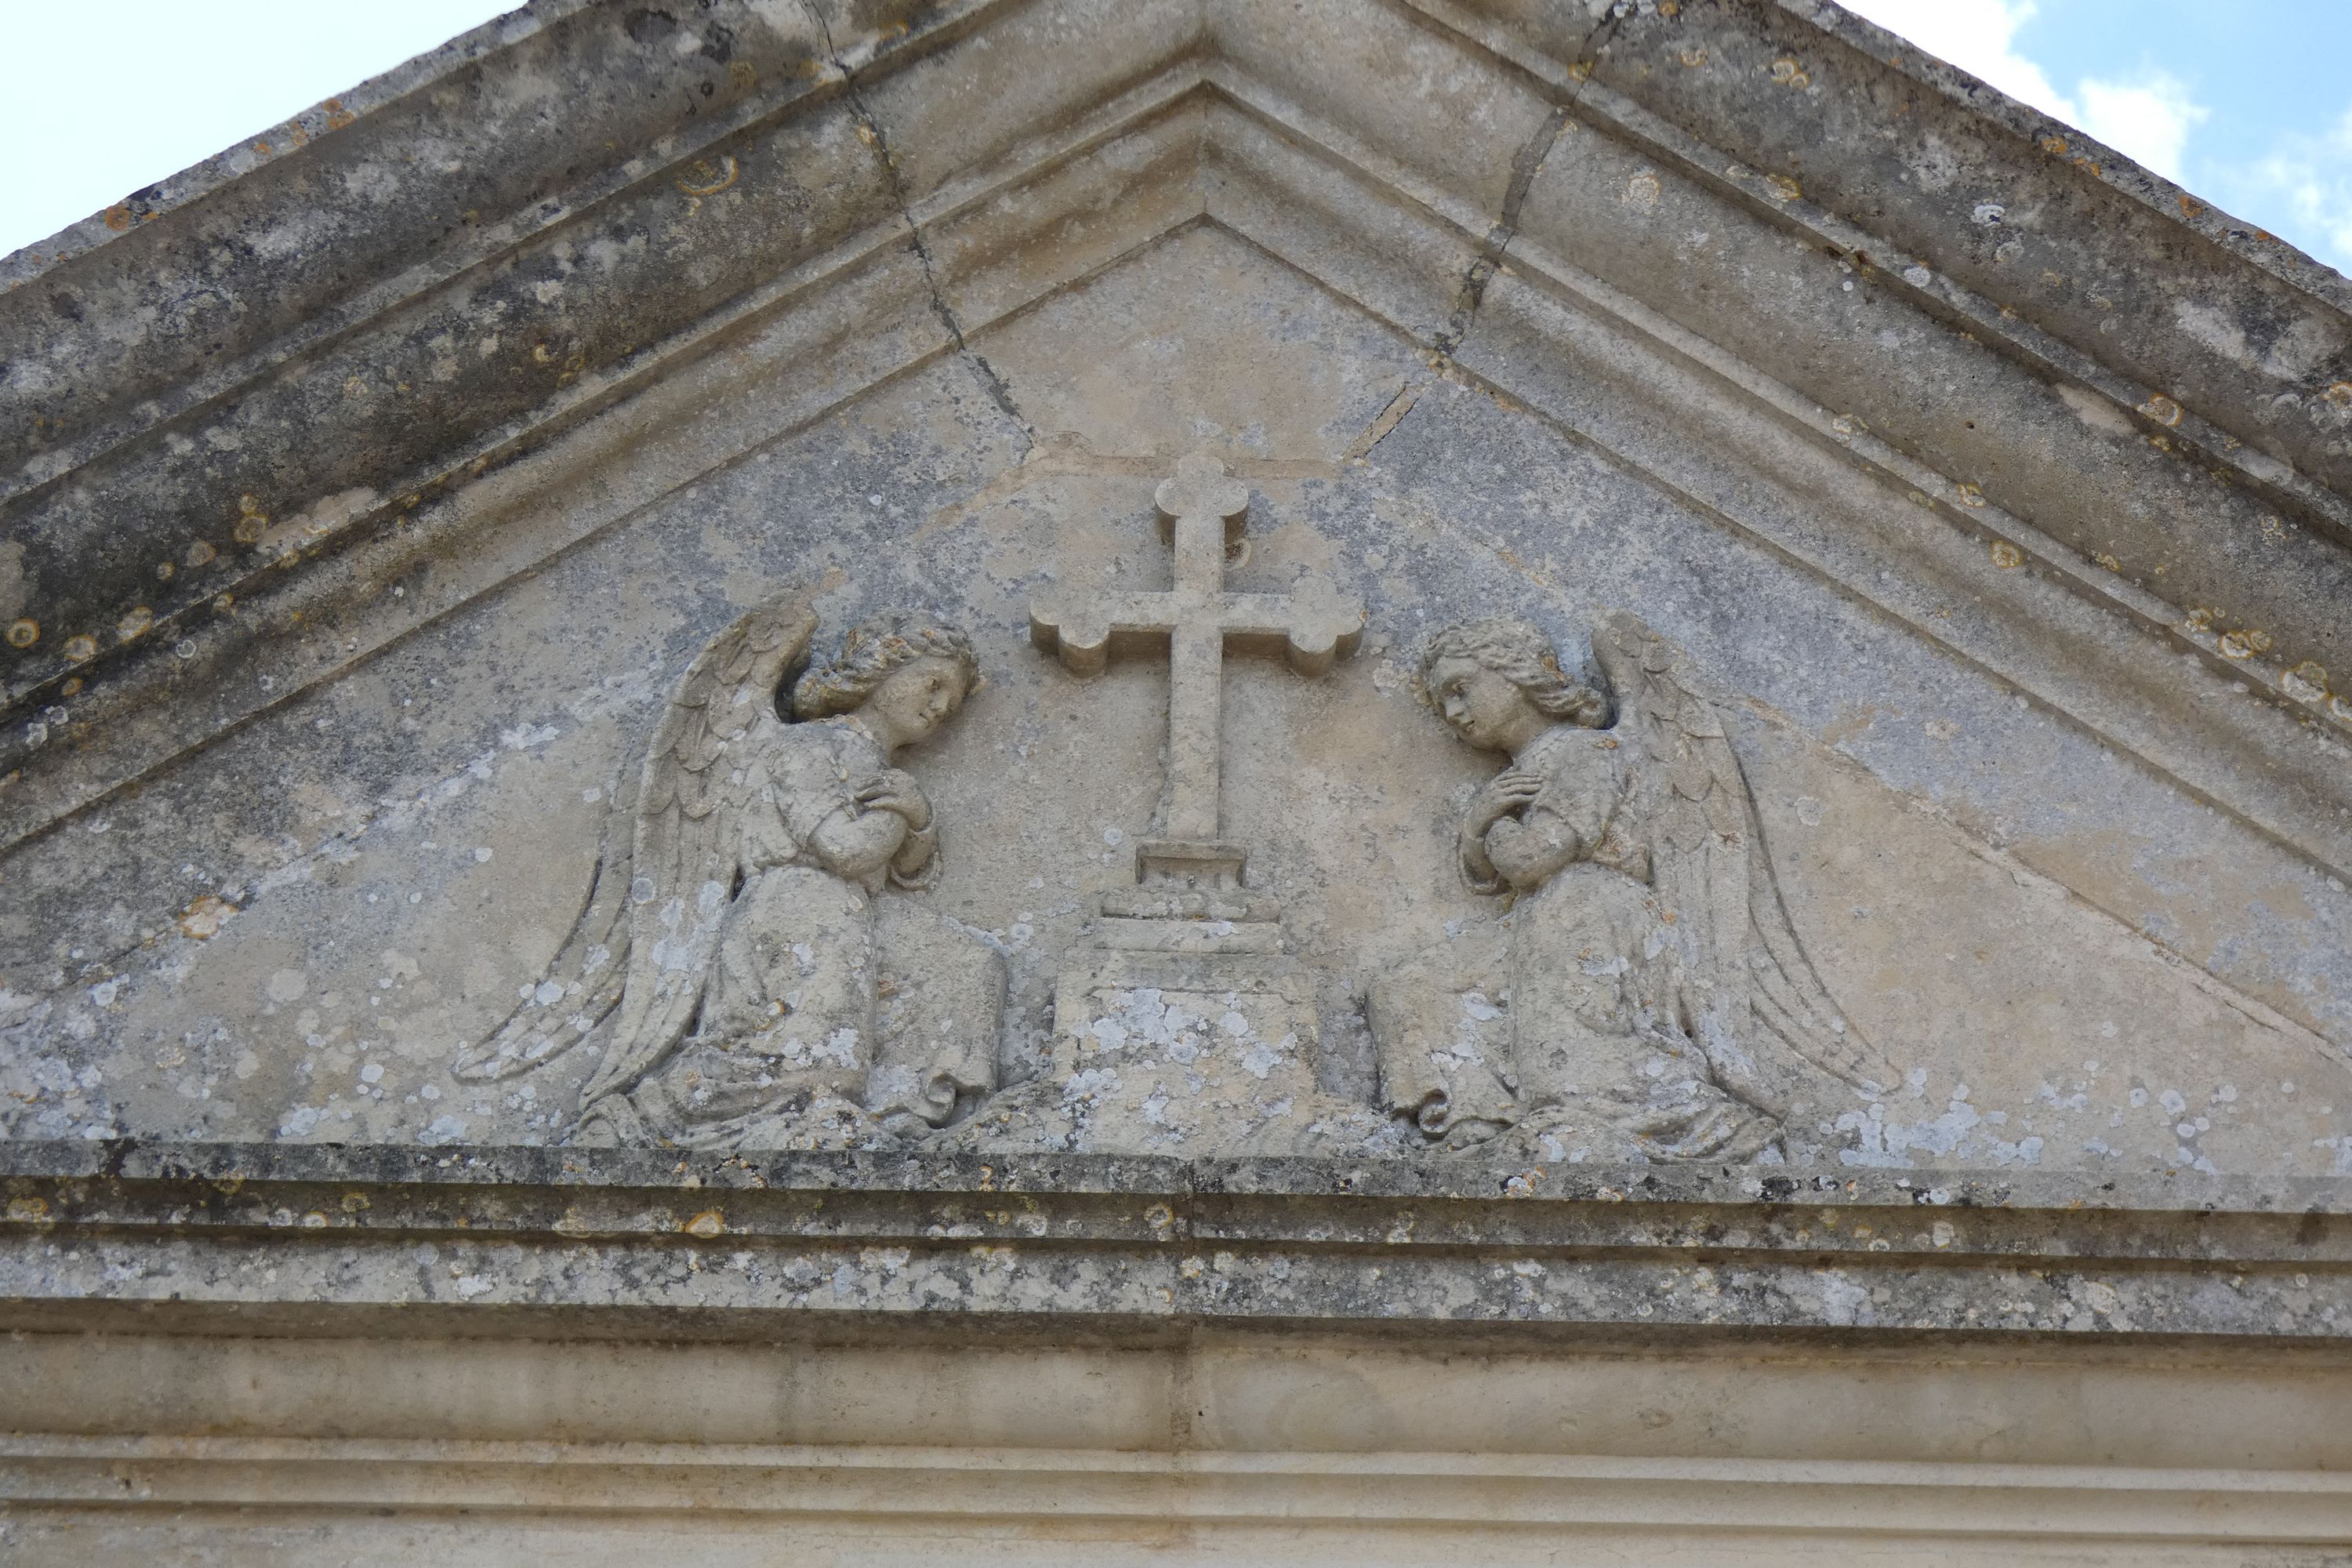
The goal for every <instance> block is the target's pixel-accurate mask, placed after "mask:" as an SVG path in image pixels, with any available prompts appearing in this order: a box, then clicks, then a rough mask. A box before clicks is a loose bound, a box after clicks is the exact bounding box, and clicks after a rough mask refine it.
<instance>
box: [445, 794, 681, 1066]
mask: <svg viewBox="0 0 2352 1568" xmlns="http://www.w3.org/2000/svg"><path fill="white" fill-rule="evenodd" d="M636 818H637V775H636V771H635V769H626V768H625V769H623V770H622V773H621V782H620V784H619V786H618V787H617V788H615V789H614V792H613V805H612V809H611V810H609V811H607V812H606V813H605V814H604V846H603V847H602V848H601V849H599V850H598V851H597V855H596V875H595V877H594V879H593V880H591V881H590V882H589V884H588V906H587V908H586V909H584V910H582V911H581V914H580V919H579V921H578V922H577V923H575V924H574V925H573V926H572V935H571V936H570V937H569V938H568V939H567V940H566V941H565V942H564V943H563V946H562V948H561V949H560V950H558V951H557V952H556V954H555V959H554V962H553V963H550V964H549V965H548V966H547V973H546V974H545V975H544V976H543V977H542V978H541V980H540V982H539V984H537V985H535V986H533V987H532V988H531V989H530V991H528V992H526V993H525V994H524V996H523V999H522V1005H520V1006H519V1007H517V1008H516V1009H515V1010H514V1011H513V1012H512V1013H509V1014H508V1015H507V1017H506V1021H505V1022H504V1023H502V1024H500V1025H499V1026H498V1028H497V1029H495V1030H494V1031H492V1032H491V1034H490V1036H489V1037H488V1038H487V1039H484V1040H480V1041H478V1042H477V1043H475V1044H473V1045H470V1046H467V1047H462V1048H460V1049H459V1051H458V1052H457V1060H456V1061H454V1062H452V1063H450V1064H449V1075H450V1076H451V1077H452V1078H460V1079H501V1078H512V1077H513V1076H514V1075H515V1074H517V1073H519V1072H528V1071H530V1069H531V1068H535V1067H538V1066H539V1065H540V1064H541V1063H542V1062H550V1061H553V1060H554V1059H555V1058H557V1057H560V1056H562V1054H563V1053H564V1052H566V1051H568V1050H570V1049H571V1048H572V1047H574V1046H576V1045H578V1044H579V1043H580V1042H581V1041H583V1040H584V1039H586V1038H587V1037H589V1036H590V1035H592V1034H593V1033H595V1031H596V1026H598V1025H600V1024H602V1023H603V1022H604V1020H605V1019H606V1018H608V1017H610V1016H612V1012H613V1009H614V1007H615V1006H616V1005H619V1003H620V1000H621V987H622V983H623V981H624V979H625V976H626V975H627V973H628V966H627V963H626V962H625V961H626V959H627V957H628V953H629V925H628V920H627V918H626V911H627V910H628V903H629V842H630V839H631V837H633V836H634V834H635V828H636Z"/></svg>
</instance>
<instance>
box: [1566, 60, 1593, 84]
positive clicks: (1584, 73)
mask: <svg viewBox="0 0 2352 1568" xmlns="http://www.w3.org/2000/svg"><path fill="white" fill-rule="evenodd" d="M1568 79H1569V80H1570V81H1591V79H1592V62H1591V60H1578V61H1577V62H1576V63H1575V64H1573V65H1571V66H1570V67H1569V68H1568Z"/></svg>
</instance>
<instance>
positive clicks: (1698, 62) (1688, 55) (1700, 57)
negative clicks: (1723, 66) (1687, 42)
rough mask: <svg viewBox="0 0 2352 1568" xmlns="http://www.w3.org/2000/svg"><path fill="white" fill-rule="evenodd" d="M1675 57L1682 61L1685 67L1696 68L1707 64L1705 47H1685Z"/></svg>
mask: <svg viewBox="0 0 2352 1568" xmlns="http://www.w3.org/2000/svg"><path fill="white" fill-rule="evenodd" d="M1675 58H1676V59H1679V60H1680V61H1682V62H1683V64H1684V66H1685V68H1689V69H1692V70H1696V69H1697V68H1699V67H1701V66H1703V65H1705V64H1706V50H1705V49H1685V50H1683V51H1682V52H1681V53H1680V54H1678V55H1676V56H1675Z"/></svg>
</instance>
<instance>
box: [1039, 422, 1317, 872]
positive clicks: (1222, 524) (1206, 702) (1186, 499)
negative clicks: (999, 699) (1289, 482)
mask: <svg viewBox="0 0 2352 1568" xmlns="http://www.w3.org/2000/svg"><path fill="white" fill-rule="evenodd" d="M1155 499H1156V500H1158V501H1159V503H1160V516H1161V519H1162V521H1163V525H1164V527H1165V528H1166V530H1167V531H1168V533H1169V536H1170V542H1171V544H1172V545H1173V546H1174V549H1175V556H1176V562H1175V574H1174V583H1173V585H1172V586H1171V587H1170V588H1169V589H1168V590H1167V591H1166V592H1163V593H1118V592H1115V591H1114V592H1106V593H1103V594H1101V595H1097V596H1095V597H1093V598H1091V599H1089V600H1087V601H1086V602H1085V603H1082V604H1072V605H1058V604H1057V605H1050V606H1048V605H1032V606H1031V609H1030V612H1029V635H1030V637H1031V638H1032V640H1033V641H1034V642H1035V643H1036V645H1037V646H1038V647H1040V648H1042V649H1044V650H1045V651H1046V652H1048V653H1058V654H1059V655H1060V656H1061V659H1062V663H1063V665H1064V666H1065V667H1066V668H1068V669H1069V671H1070V672H1071V673H1072V674H1073V675H1079V676H1088V675H1097V674H1099V673H1100V672H1101V671H1102V669H1103V667H1104V666H1105V665H1106V664H1107V663H1108V660H1109V656H1110V652H1111V649H1112V648H1113V647H1115V646H1116V647H1120V648H1121V649H1122V651H1124V649H1125V648H1126V647H1128V646H1129V645H1138V646H1156V645H1160V644H1164V645H1166V647H1167V648H1168V666H1169V668H1168V688H1169V690H1168V794H1167V809H1166V812H1165V814H1164V815H1163V816H1162V818H1161V822H1160V831H1161V832H1162V833H1163V834H1165V835H1166V837H1167V839H1169V840H1171V841H1173V842H1171V843H1169V844H1167V845H1165V846H1163V847H1164V848H1165V849H1167V850H1171V851H1181V850H1183V849H1185V848H1187V847H1189V848H1190V849H1191V850H1192V854H1191V855H1189V856H1185V855H1182V854H1181V853H1180V854H1179V855H1178V856H1177V857H1176V858H1190V859H1192V860H1194V861H1202V860H1210V861H1214V860H1230V862H1231V864H1232V867H1233V869H1234V875H1235V877H1236V878H1237V877H1238V873H1239V865H1240V853H1239V850H1238V848H1237V847H1232V846H1224V845H1221V844H1220V843H1218V841H1217V833H1218V817H1217V770H1218V765H1219V761H1220V752H1219V743H1218V720H1219V708H1220V705H1221V701H1222V698H1223V690H1222V688H1223V667H1224V654H1225V649H1226V648H1227V647H1234V648H1236V649H1239V650H1244V651H1265V652H1272V651H1275V650H1276V649H1279V650H1280V651H1281V652H1283V653H1284V654H1285V655H1286V657H1287V658H1288V659H1289V661H1290V668H1293V669H1295V670H1297V672H1298V673H1299V674H1301V675H1320V674H1322V673H1323V672H1324V671H1326V670H1328V669H1329V668H1331V665H1332V662H1333V661H1334V660H1335V659H1337V658H1340V657H1342V656H1344V655H1347V654H1350V653H1353V652H1355V650H1356V644H1357V641H1358V640H1359V639H1360V637H1362V635H1363V629H1364V607H1363V605H1362V604H1361V603H1360V601H1357V600H1355V599H1351V598H1348V597H1346V596H1344V595H1341V594H1340V593H1339V590H1338V588H1337V587H1336V586H1334V585H1333V584H1330V583H1329V582H1328V581H1326V580H1324V579H1322V578H1309V579H1307V581H1305V582H1303V583H1301V584H1298V586H1297V591H1296V592H1293V593H1288V594H1237V593H1232V592H1228V591H1227V590H1226V588H1225V585H1224V578H1225V552H1226V551H1227V550H1228V549H1229V548H1230V547H1232V546H1233V545H1234V544H1235V543H1237V542H1239V541H1240V539H1241V537H1242V532H1243V529H1244V522H1245V519H1246V515H1247V513H1248V510H1249V487H1247V486H1246V485H1244V484H1242V483H1241V482H1239V481H1238V480H1235V479H1228V478H1226V477H1225V466H1224V465H1223V463H1221V462H1219V461H1218V460H1217V459H1216V458H1212V457H1210V456H1208V455H1207V454H1205V453H1201V452H1195V453H1193V454H1192V456H1190V457H1187V458H1183V459H1182V460H1181V461H1180V462H1179V463H1178V464H1177V465H1176V477H1175V478H1173V479H1168V480H1165V481H1163V482H1162V483H1161V484H1160V489H1159V490H1158V491H1157V492H1156V495H1155ZM1151 858H1152V856H1151V854H1150V849H1149V848H1147V850H1146V852H1145V859H1146V861H1147V863H1148V862H1149V861H1150V859H1151Z"/></svg>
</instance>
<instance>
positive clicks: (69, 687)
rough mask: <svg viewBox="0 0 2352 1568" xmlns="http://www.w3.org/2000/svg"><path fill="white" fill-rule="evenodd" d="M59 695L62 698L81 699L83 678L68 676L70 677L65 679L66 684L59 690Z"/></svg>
mask: <svg viewBox="0 0 2352 1568" xmlns="http://www.w3.org/2000/svg"><path fill="white" fill-rule="evenodd" d="M58 695H59V696H61V697H79V696H80V695H81V677H80V676H79V675H68V676H67V677H66V679H65V684H64V685H62V686H60V687H58Z"/></svg>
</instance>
